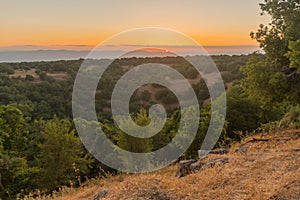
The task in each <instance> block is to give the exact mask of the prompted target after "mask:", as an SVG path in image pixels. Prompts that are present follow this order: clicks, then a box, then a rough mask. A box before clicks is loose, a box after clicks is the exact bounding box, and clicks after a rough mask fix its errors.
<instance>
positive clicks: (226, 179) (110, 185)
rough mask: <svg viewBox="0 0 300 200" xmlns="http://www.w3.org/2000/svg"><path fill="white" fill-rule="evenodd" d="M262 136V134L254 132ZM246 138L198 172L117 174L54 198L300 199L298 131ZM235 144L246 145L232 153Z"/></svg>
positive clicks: (163, 170)
mask: <svg viewBox="0 0 300 200" xmlns="http://www.w3.org/2000/svg"><path fill="white" fill-rule="evenodd" d="M253 137H255V138H260V137H261V135H256V136H253ZM253 137H251V138H247V139H245V140H244V141H242V142H241V143H239V144H235V145H233V147H232V148H231V150H230V152H229V154H227V155H210V156H209V158H208V159H210V158H214V157H228V158H229V163H228V164H225V165H219V166H215V167H214V168H209V169H206V170H204V171H202V172H199V173H195V174H191V175H188V176H186V177H183V178H175V177H174V175H175V172H176V170H177V166H175V165H173V166H169V167H167V168H165V169H162V170H160V171H157V172H154V173H149V174H134V175H119V176H115V177H110V178H107V179H102V180H94V181H91V182H90V183H88V184H87V186H84V187H82V188H79V189H72V190H69V191H68V192H66V193H65V194H63V195H62V196H61V197H58V198H57V200H69V199H73V200H81V199H93V196H94V195H95V194H97V193H98V192H100V191H102V190H104V189H105V190H108V194H107V196H106V197H105V198H103V199H106V200H108V199H109V200H125V199H126V200H130V199H132V200H139V199H140V200H142V199H143V200H144V199H153V200H163V199H168V198H163V196H164V195H165V196H167V197H169V199H172V200H173V199H174V200H183V199H188V200H192V199H195V200H201V199H237V200H241V199H300V193H299V185H300V183H299V182H300V156H299V151H295V149H297V148H300V131H296V130H286V131H282V132H279V133H276V134H269V135H266V136H263V138H264V139H269V141H252V142H249V141H250V140H251V139H252V138H253ZM238 146H243V147H246V148H248V151H247V152H246V154H245V153H241V152H235V149H236V148H237V147H238Z"/></svg>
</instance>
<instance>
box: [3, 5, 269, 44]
mask: <svg viewBox="0 0 300 200" xmlns="http://www.w3.org/2000/svg"><path fill="white" fill-rule="evenodd" d="M261 1H262V0H226V1H225V0H187V1H183V0H164V1H149V0H122V1H120V0H119V1H117V0H86V1H84V0H73V1H71V0H51V1H50V0H45V1H40V0H26V1H21V0H19V1H18V0H2V1H1V6H0V25H1V31H0V46H14V45H44V46H45V45H46V46H47V45H92V46H95V45H98V44H99V43H100V42H102V41H103V40H105V39H107V38H108V37H110V36H112V35H113V34H117V33H119V32H122V31H126V30H130V29H135V28H141V27H152V26H154V27H163V28H169V29H174V30H177V31H179V32H182V33H184V34H186V35H188V36H190V37H192V38H193V39H195V40H196V41H197V42H199V43H200V44H201V45H257V43H256V42H255V41H252V40H251V39H250V37H249V33H250V32H251V31H253V30H256V29H257V27H258V25H259V24H261V23H264V24H266V23H267V22H268V20H269V19H268V17H261V16H260V15H259V13H260V10H259V6H258V4H259V3H260V2H261ZM148 42H149V41H148ZM129 43H132V44H139V43H140V42H139V41H138V40H137V41H134V40H133V41H129ZM150 43H151V41H150ZM153 43H155V41H153ZM165 45H166V44H165ZM176 45H185V44H181V43H180V41H179V42H178V44H176Z"/></svg>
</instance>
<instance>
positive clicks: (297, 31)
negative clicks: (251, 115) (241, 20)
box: [244, 0, 300, 104]
mask: <svg viewBox="0 0 300 200" xmlns="http://www.w3.org/2000/svg"><path fill="white" fill-rule="evenodd" d="M260 7H261V10H262V13H263V14H268V15H269V16H270V17H271V22H270V24H269V25H267V26H265V25H260V27H259V30H258V31H257V32H256V33H253V32H252V33H251V37H252V38H253V39H256V40H257V41H258V42H259V43H260V46H261V47H262V48H263V50H264V51H265V58H263V59H261V58H259V57H257V56H255V58H257V59H256V60H255V59H253V57H252V60H250V61H249V62H248V64H247V65H246V67H245V70H244V74H245V76H246V78H245V80H244V82H245V83H246V86H247V88H248V89H249V93H250V95H253V96H257V97H259V98H258V99H259V100H260V101H261V102H263V103H264V104H274V102H282V101H289V102H293V103H299V102H300V75H299V74H298V73H297V70H298V69H297V68H298V67H299V66H298V64H297V63H298V59H299V58H298V57H297V54H298V53H297V52H298V50H297V49H298V48H299V47H297V45H298V44H299V43H297V41H298V40H299V39H300V26H299V24H300V2H299V0H265V1H264V3H262V4H260Z"/></svg>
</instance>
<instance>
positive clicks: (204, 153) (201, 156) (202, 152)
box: [198, 150, 209, 160]
mask: <svg viewBox="0 0 300 200" xmlns="http://www.w3.org/2000/svg"><path fill="white" fill-rule="evenodd" d="M208 154H209V151H208V150H198V158H199V159H200V160H201V159H204V158H206V157H207V156H208Z"/></svg>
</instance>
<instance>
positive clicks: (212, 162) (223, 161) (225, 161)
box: [198, 158, 228, 171]
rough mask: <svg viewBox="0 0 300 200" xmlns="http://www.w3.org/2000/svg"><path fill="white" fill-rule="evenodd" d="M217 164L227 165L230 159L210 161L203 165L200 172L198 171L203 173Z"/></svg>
mask: <svg viewBox="0 0 300 200" xmlns="http://www.w3.org/2000/svg"><path fill="white" fill-rule="evenodd" d="M217 163H221V164H226V163H228V158H216V159H213V160H210V161H208V162H207V163H205V164H203V165H202V167H201V168H200V170H198V171H202V170H204V169H206V168H208V167H213V166H215V165H216V164H217Z"/></svg>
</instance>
